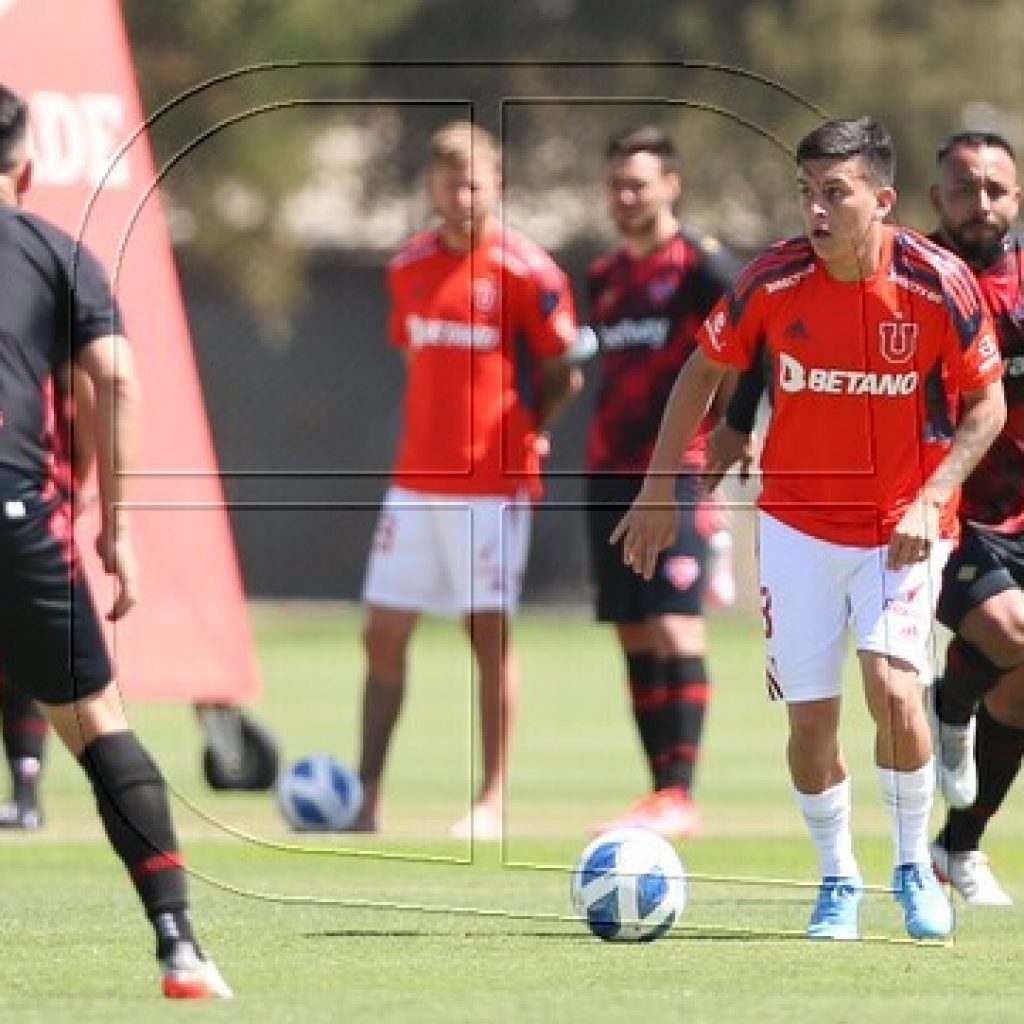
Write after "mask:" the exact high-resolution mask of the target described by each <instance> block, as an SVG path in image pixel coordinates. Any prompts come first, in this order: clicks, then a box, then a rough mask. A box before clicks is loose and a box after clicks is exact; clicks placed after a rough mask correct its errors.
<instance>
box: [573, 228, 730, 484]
mask: <svg viewBox="0 0 1024 1024" xmlns="http://www.w3.org/2000/svg"><path fill="white" fill-rule="evenodd" d="M730 263H731V261H730V258H729V257H728V255H727V254H726V253H724V252H723V251H722V250H721V247H720V246H719V244H718V242H717V241H715V240H714V239H710V238H709V239H703V240H700V241H696V240H693V239H691V238H689V237H687V236H686V235H685V234H683V233H680V234H677V235H674V236H673V237H672V238H671V239H670V240H669V241H667V242H666V243H665V244H664V245H661V246H659V247H658V248H657V249H655V250H654V251H653V252H651V253H649V254H648V255H647V256H645V257H644V258H643V259H635V258H633V257H632V256H631V255H630V254H629V253H628V252H627V251H626V250H625V248H623V247H619V248H616V249H614V250H612V251H611V252H609V253H607V254H605V255H604V256H603V257H601V258H600V259H598V260H597V261H595V262H594V263H593V264H592V265H591V267H590V269H589V271H588V273H587V294H588V299H589V316H590V323H591V324H592V325H593V327H594V330H595V331H596V332H597V335H598V339H599V341H600V346H601V348H600V352H601V355H600V372H601V376H600V382H599V385H598V392H597V400H596V405H595V409H594V415H593V418H592V420H591V424H590V432H589V435H588V440H587V468H588V469H589V470H592V471H596V472H617V473H643V472H644V471H645V470H646V469H647V463H648V462H649V461H650V457H651V451H652V450H653V448H654V442H655V439H656V438H657V436H658V427H659V425H660V423H661V415H662V412H663V411H664V408H665V403H666V402H667V400H668V395H669V392H670V391H671V390H672V385H673V384H674V383H675V379H676V376H677V374H678V373H679V369H680V367H681V366H682V365H683V363H685V362H686V360H687V359H688V358H689V356H690V354H691V353H692V352H693V350H694V348H695V345H696V342H695V335H696V332H697V329H698V328H699V327H700V325H701V322H702V321H703V320H704V317H705V316H707V314H708V312H709V311H710V309H711V307H712V306H714V304H715V303H716V302H717V301H718V299H719V297H720V296H721V295H722V294H723V293H724V291H725V289H726V288H727V287H728V286H729V283H730V281H731V278H732V273H731V270H732V267H731V265H730ZM704 433H705V432H704V431H701V433H700V434H699V436H698V437H697V438H696V439H695V440H694V442H693V444H692V445H691V446H690V449H689V451H688V452H687V453H686V457H685V460H684V463H685V464H687V465H690V464H692V465H695V466H699V465H701V464H702V463H703V454H704Z"/></svg>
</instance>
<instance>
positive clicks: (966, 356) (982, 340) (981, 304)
mask: <svg viewBox="0 0 1024 1024" xmlns="http://www.w3.org/2000/svg"><path fill="white" fill-rule="evenodd" d="M942 291H943V297H944V300H945V306H946V310H947V312H948V314H949V330H948V331H947V332H946V333H947V338H948V346H947V352H946V359H947V363H948V366H949V370H950V372H951V373H952V375H953V378H954V380H956V382H957V384H958V386H959V387H960V389H961V390H963V391H975V390H977V389H978V388H983V387H985V386H986V385H987V384H993V383H995V382H996V381H998V380H1000V379H1001V378H1002V375H1003V360H1002V356H1001V354H1000V349H999V341H998V339H997V336H996V330H995V325H994V324H993V323H992V318H991V315H990V314H989V311H988V307H987V305H986V303H985V299H984V297H983V296H982V294H981V289H980V288H979V287H978V282H977V281H976V280H975V278H974V275H973V274H972V273H971V272H970V271H969V270H968V269H967V267H966V266H965V265H963V264H961V263H959V261H957V263H956V264H953V266H952V267H951V268H950V270H949V271H948V272H947V273H946V274H944V275H943V278H942Z"/></svg>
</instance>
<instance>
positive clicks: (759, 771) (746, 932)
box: [0, 605, 1024, 1024]
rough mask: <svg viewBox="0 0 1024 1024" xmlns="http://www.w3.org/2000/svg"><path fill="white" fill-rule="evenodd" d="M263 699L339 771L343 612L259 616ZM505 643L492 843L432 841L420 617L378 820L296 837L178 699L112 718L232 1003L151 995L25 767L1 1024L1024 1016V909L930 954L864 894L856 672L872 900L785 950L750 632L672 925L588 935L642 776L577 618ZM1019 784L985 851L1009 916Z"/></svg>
mask: <svg viewBox="0 0 1024 1024" xmlns="http://www.w3.org/2000/svg"><path fill="white" fill-rule="evenodd" d="M255 622H256V628H257V634H258V640H259V646H260V656H261V662H262V665H263V669H264V674H265V680H266V694H265V697H264V700H263V702H262V704H261V706H260V707H259V708H258V709H257V713H258V714H259V716H260V717H261V718H262V719H263V720H265V721H266V722H268V723H272V724H273V726H274V728H275V729H276V730H277V732H278V735H279V737H280V739H281V741H282V744H283V746H284V750H285V754H286V756H290V757H294V756H298V755H299V754H301V753H306V752H309V751H312V750H317V749H330V750H333V751H335V752H336V753H338V754H340V755H341V756H342V757H343V758H346V759H349V760H351V759H352V757H353V755H354V753H355V745H356V744H355V738H356V725H355V721H356V711H357V707H358V698H359V694H360V690H361V684H360V674H361V667H360V656H359V645H358V619H357V618H356V617H355V616H354V615H353V613H352V612H351V611H347V610H345V609H342V608H339V607H337V606H315V605H314V606H308V607H307V606H304V607H298V608H289V609H275V608H259V609H257V611H256V613H255ZM518 638H519V641H520V649H521V653H522V659H523V668H524V695H523V713H522V721H521V723H520V727H519V730H518V734H517V739H516V744H515V749H514V751H513V753H512V759H511V779H510V787H509V788H510V793H509V808H508V821H507V827H508V835H507V839H506V842H505V843H504V844H503V845H501V846H496V845H484V846H478V847H477V848H476V849H472V848H471V847H470V846H469V845H468V844H464V843H457V842H453V841H449V840H446V839H445V838H444V836H445V833H446V830H447V826H448V825H449V824H450V822H451V821H452V820H454V819H455V818H456V817H458V816H459V815H460V814H461V813H462V812H463V811H464V810H465V808H466V806H467V802H468V799H469V794H470V792H471V775H470V767H471V764H472V756H473V748H472V743H473V736H474V730H473V728H472V707H473V701H472V680H471V673H470V665H469V662H468V657H467V654H466V652H465V649H464V644H463V643H462V642H461V639H460V637H459V634H458V633H457V631H456V629H455V627H454V626H451V625H448V624H443V623H442V624H426V625H425V627H424V629H423V631H422V633H421V634H420V636H419V637H418V639H417V643H416V649H415V652H414V660H413V665H414V678H413V681H412V689H411V695H410V703H409V706H408V708H407V712H406V715H405V718H404V719H403V722H402V725H401V727H400V733H399V737H398V740H397V746H396V749H395V752H394V757H393V761H392V765H391V770H390V778H389V798H388V802H387V806H386V822H385V824H386V832H385V834H384V835H383V836H378V837H348V836H339V837H329V838H327V839H324V840H320V841H315V840H308V839H302V840H296V839H295V838H294V837H293V836H291V835H290V834H289V833H288V832H287V831H286V830H285V829H284V827H283V825H282V823H281V821H280V819H279V817H278V815H277V813H276V811H275V809H274V807H273V803H272V800H271V799H270V797H269V796H268V795H266V794H259V795H219V794H213V793H211V792H210V791H209V790H207V789H206V788H205V787H204V785H203V783H202V780H201V777H200V773H199V757H200V737H199V733H198V730H197V728H196V727H195V725H194V723H193V721H192V719H191V713H190V712H189V711H188V710H187V709H186V708H183V707H180V706H167V705H153V704H141V703H140V704H133V705H132V707H131V717H132V719H133V721H134V722H135V723H136V725H137V727H138V729H139V731H140V733H141V734H142V736H143V738H144V739H145V741H146V742H147V743H148V744H149V746H150V747H151V748H152V749H153V751H154V752H155V753H156V755H157V757H158V758H159V759H160V761H161V763H162V764H163V765H164V767H165V771H166V773H167V775H168V777H169V779H170V780H171V782H172V784H173V785H174V787H175V790H176V793H177V795H178V802H177V814H178V820H179V831H180V832H181V834H182V837H183V839H184V841H185V844H186V848H187V852H188V856H189V863H190V865H191V867H192V869H193V871H194V872H195V874H196V878H195V881H194V883H193V891H194V897H195V904H196V916H197V919H198V921H199V924H200V929H201V935H202V937H203V939H204V940H205V942H206V944H207V946H208V947H209V949H210V950H211V952H213V953H214V954H215V956H216V959H217V961H218V963H219V964H220V966H221V968H222V970H223V972H224V974H225V976H226V977H227V978H228V979H229V981H230V983H231V984H232V985H233V986H234V987H235V990H236V993H237V995H238V999H237V1000H236V1001H235V1002H234V1003H230V1004H228V1003H225V1004H218V1005H204V1006H190V1007H181V1006H174V1005H165V1004H163V1003H162V1002H161V1001H160V1000H159V999H158V998H157V995H156V993H157V984H156V980H155V971H154V966H153V963H152V961H151V959H150V958H151V949H150V936H149V929H148V927H147V926H146V925H145V923H144V921H143V920H142V917H141V914H140V913H139V910H138V908H137V906H136V903H135V899H134V895H133V894H132V892H131V891H130V889H129V887H128V885H127V884H126V883H125V880H124V879H123V878H122V877H121V874H120V868H119V866H118V865H117V864H116V862H115V861H114V860H113V858H112V855H111V854H110V853H108V851H107V849H106V847H105V845H104V844H103V843H102V841H101V839H100V834H99V830H98V826H97V825H96V823H95V822H94V820H93V817H92V813H91V801H90V796H89V793H88V790H87V788H86V785H85V783H84V781H83V780H82V779H80V778H79V777H78V775H77V773H76V770H75V768H74V766H73V765H72V764H71V763H70V761H69V759H68V758H67V756H66V755H64V754H63V753H59V752H57V753H55V754H54V756H53V758H52V761H51V764H50V766H49V768H48V774H47V780H46V797H47V801H46V811H47V813H48V817H49V821H48V826H47V828H46V830H45V831H44V832H43V833H41V834H39V835H37V836H31V837H29V836H2V837H0V863H2V865H3V879H4V885H3V913H2V914H0V942H2V949H3V959H2V967H0V971H2V985H0V1020H2V1021H18V1022H22V1024H32V1022H48V1024H49V1022H62V1021H74V1022H75V1024H86V1022H93V1021H96V1022H99V1021H102V1022H105V1024H121V1022H128V1021H131V1022H138V1021H147V1022H149V1021H163V1020H171V1019H175V1020H177V1019H180V1017H181V1015H182V1014H188V1016H189V1019H200V1018H201V1019H203V1020H227V1019H232V1020H235V1019H238V1020H245V1021H254V1022H262V1021H274V1022H287V1024H306V1022H321V1021H323V1022H327V1021H332V1022H333V1021H339V1020H340V1021H363V1020H367V1021H368V1020H372V1021H373V1022H374V1024H389V1022H396V1021H417V1022H420V1021H422V1022H434V1021H438V1022H440V1021H444V1022H448V1024H457V1022H462V1021H474V1022H475V1021H481V1020H486V1021H524V1022H526V1021H534V1020H544V1021H546V1022H562V1021H573V1022H575V1021H585V1022H588V1024H590V1022H604V1021H637V1020H643V1021H645V1022H654V1021H687V1022H703V1021H708V1022H711V1021H714V1022H719V1021H722V1022H733V1021H758V1022H762V1024H775V1022H786V1024H800V1022H803V1021H814V1022H816V1024H817V1022H840V1021H850V1022H854V1021H856V1022H865V1021H886V1022H891V1021H903V1020H905V1021H913V1022H914V1024H923V1022H926V1021H936V1022H938V1021H941V1022H943V1024H947V1022H949V1021H951V1020H956V1021H958V1022H967V1021H975V1020H977V1021H990V1020H992V1019H995V1018H997V1016H998V1015H1002V1017H1003V1018H1004V1019H1006V1020H1013V1019H1016V1017H1017V1016H1018V1015H1019V1013H1020V1006H1021V1005H1024V980H1022V976H1021V973H1020V971H1019V970H1018V969H1017V968H1016V967H1015V966H1014V965H1015V964H1017V963H1019V958H1020V957H1021V956H1024V917H1022V914H1021V910H1020V909H1012V910H1009V911H1007V910H994V909H992V910H984V909H972V910H970V911H964V910H963V908H962V907H960V908H959V909H960V911H961V912H960V913H959V915H958V920H957V930H956V934H955V939H954V941H952V942H951V943H950V944H948V945H946V946H937V945H931V946H922V945H914V944H911V943H908V942H905V941H904V938H903V931H902V921H901V918H900V916H899V913H898V908H897V907H896V906H895V905H894V904H893V902H892V899H891V896H890V895H889V894H888V893H886V892H885V891H884V885H885V883H886V881H887V877H888V870H889V856H890V853H889V838H888V824H887V821H886V819H885V818H884V817H883V815H882V812H881V808H880V801H879V799H878V796H877V787H876V783H875V778H874V773H873V769H872V767H871V762H870V756H869V746H870V741H869V733H868V729H867V724H866V720H865V716H864V713H863V711H862V709H861V701H860V699H859V696H858V695H857V692H856V690H855V688H854V686H853V684H852V683H851V686H850V689H849V694H850V697H851V699H850V700H849V702H848V708H847V720H846V722H845V727H844V728H845V732H844V735H845V739H846V743H847V747H848V749H849V752H850V754H851V761H852V768H853V773H854V789H855V829H856V834H857V837H858V854H859V856H860V858H861V863H862V868H863V869H864V871H865V874H866V877H867V880H868V882H869V883H872V884H874V885H875V886H877V888H876V889H875V890H874V891H872V892H871V893H870V895H869V896H868V898H867V899H866V900H865V903H864V912H863V918H862V919H863V924H864V927H865V930H866V932H867V933H868V934H869V936H870V938H869V939H868V940H866V941H863V942H861V943H857V944H840V945H838V946H829V945H821V944H812V943H809V942H806V941H803V940H802V939H800V937H799V936H800V932H801V929H802V928H803V925H804V924H805V921H806V915H807V912H808V908H809V904H810V901H811V900H812V898H813V889H812V887H811V886H812V885H813V882H814V876H815V864H814V860H813V857H812V854H811V852H810V849H809V844H808V842H807V841H806V839H805V838H804V835H803V831H802V825H801V822H800V820H799V817H798V815H797V812H796V810H795V807H794V805H793V803H792V800H791V796H790V791H789V787H788V783H787V778H786V775H785V770H784V765H783V760H782V745H783V742H784V718H783V712H782V709H781V708H779V707H778V706H776V705H772V704H769V703H768V701H767V700H766V699H765V697H764V692H763V683H762V668H761V660H760V645H759V640H758V638H757V636H756V633H755V629H754V627H753V626H752V625H751V624H749V623H747V622H745V621H739V620H730V619H719V620H716V621H715V623H714V629H713V645H714V646H713V656H712V666H713V672H714V682H715V694H714V702H713V706H712V711H711V717H710V721H709V725H708V732H707V752H706V757H705V760H704V763H703V766H702V770H701V774H700V779H699V798H700V803H701V808H702V811H703V813H704V815H705V819H706V823H707V835H706V837H704V838H700V839H697V840H693V841H689V842H687V843H685V844H682V845H681V846H680V852H681V854H682V856H683V859H684V862H685V863H686V866H687V869H688V872H689V876H690V889H689V896H690V900H689V906H688V908H687V912H686V914H685V916H684V918H683V921H682V926H681V927H677V928H676V929H675V930H673V932H672V933H671V934H670V935H669V936H668V937H666V938H665V939H663V940H661V941H659V942H657V943H655V944H653V945H649V946H616V945H606V944H603V943H601V942H599V941H598V940H596V939H593V938H591V937H590V936H589V934H588V933H586V932H585V930H584V929H583V928H582V927H581V926H580V925H579V924H578V923H577V922H575V921H573V920H571V918H570V916H569V915H570V908H569V905H568V899H567V889H568V875H567V869H568V867H569V866H570V865H571V864H572V862H573V861H574V859H575V857H576V855H577V853H578V852H579V850H580V849H581V848H582V846H583V845H584V843H585V842H586V840H587V838H588V830H589V828H590V826H591V825H592V824H593V823H594V822H596V821H599V820H601V819H602V818H604V817H607V816H608V815H610V814H612V813H614V812H616V811H618V810H620V809H621V808H622V807H623V806H624V805H625V804H626V803H627V802H628V801H629V800H631V799H632V798H633V797H634V796H635V795H637V793H639V792H640V791H642V789H643V787H644V783H645V780H644V773H643V771H642V768H641V763H640V758H639V754H638V750H637V745H636V740H635V738H634V735H633V731H632V727H631V725H630V724H629V719H628V715H627V711H626V703H625V694H624V687H623V684H622V681H621V678H620V669H619V660H618V656H617V653H616V650H615V648H614V645H613V643H612V639H611V636H610V634H609V633H608V632H607V631H603V630H601V629H599V628H597V627H595V626H593V625H592V624H590V623H589V622H588V621H587V620H586V619H585V618H584V617H583V615H582V613H577V612H566V613H564V614H555V613H545V614H532V615H528V616H526V617H524V618H523V619H522V620H521V623H520V626H519V630H518ZM1022 801H1024V798H1022V797H1021V795H1020V794H1017V793H1015V794H1013V796H1012V798H1011V800H1010V802H1009V804H1008V805H1007V807H1006V808H1005V810H1004V813H1003V814H1002V815H1001V817H1000V818H999V819H998V821H997V823H996V824H995V825H994V826H993V828H992V834H991V836H990V839H989V841H988V845H987V848H988V850H989V852H990V854H991V855H992V857H993V859H994V861H995V863H996V866H997V868H998V871H999V874H1000V877H1001V879H1002V880H1003V881H1004V883H1005V884H1006V886H1007V888H1008V889H1009V890H1010V891H1011V892H1012V893H1013V894H1014V895H1015V896H1016V897H1017V899H1018V902H1019V904H1020V905H1021V906H1022V907H1024V844H1022V841H1021V840H1022V838H1024V835H1022V833H1024V816H1022V813H1021V812H1022V807H1024V802H1022Z"/></svg>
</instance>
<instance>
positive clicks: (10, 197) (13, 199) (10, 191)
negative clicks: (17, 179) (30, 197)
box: [0, 175, 21, 206]
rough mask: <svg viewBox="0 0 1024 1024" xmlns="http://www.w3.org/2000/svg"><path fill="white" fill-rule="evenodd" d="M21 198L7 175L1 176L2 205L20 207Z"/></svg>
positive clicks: (0, 193) (0, 198)
mask: <svg viewBox="0 0 1024 1024" xmlns="http://www.w3.org/2000/svg"><path fill="white" fill-rule="evenodd" d="M20 198H21V197H20V196H19V195H18V190H17V188H16V187H15V185H14V182H12V181H11V180H10V179H9V178H8V177H6V176H5V175H0V203H2V204H3V205H4V206H18V205H20Z"/></svg>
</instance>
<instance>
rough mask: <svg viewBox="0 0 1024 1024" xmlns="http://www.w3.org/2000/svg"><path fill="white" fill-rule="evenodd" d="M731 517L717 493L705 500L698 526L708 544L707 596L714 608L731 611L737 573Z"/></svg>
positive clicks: (700, 510)
mask: <svg viewBox="0 0 1024 1024" xmlns="http://www.w3.org/2000/svg"><path fill="white" fill-rule="evenodd" d="M729 518H730V516H729V510H728V508H727V507H726V505H725V502H724V501H723V500H722V498H721V496H720V495H719V492H718V491H717V490H716V491H714V492H713V493H712V494H710V495H708V496H706V497H704V498H703V499H702V501H701V503H700V507H699V508H698V510H697V525H698V529H699V530H700V532H701V535H702V536H704V537H706V538H707V543H708V568H707V585H706V587H705V591H704V594H705V600H706V601H707V604H708V606H709V607H711V608H731V607H732V606H733V605H734V604H736V596H737V594H736V570H735V567H734V565H733V544H732V533H731V532H730V530H729Z"/></svg>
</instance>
